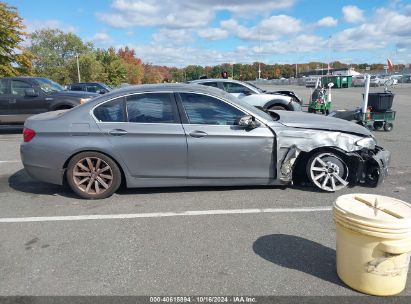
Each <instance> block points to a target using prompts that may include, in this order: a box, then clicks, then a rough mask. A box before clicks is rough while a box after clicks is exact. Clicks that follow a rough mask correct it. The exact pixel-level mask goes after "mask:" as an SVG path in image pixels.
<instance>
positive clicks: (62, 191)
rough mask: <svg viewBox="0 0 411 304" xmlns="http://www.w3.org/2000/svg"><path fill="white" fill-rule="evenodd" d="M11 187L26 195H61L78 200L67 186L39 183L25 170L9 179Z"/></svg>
mask: <svg viewBox="0 0 411 304" xmlns="http://www.w3.org/2000/svg"><path fill="white" fill-rule="evenodd" d="M8 184H9V187H10V188H12V189H14V190H16V191H19V192H24V193H30V194H42V195H55V194H58V195H61V196H65V197H70V198H78V197H76V196H75V195H74V193H73V192H72V191H71V190H70V189H69V188H68V187H66V186H59V185H53V184H48V183H43V182H40V181H37V180H35V179H33V178H32V177H30V176H29V175H28V174H27V172H26V171H25V170H24V169H21V170H19V171H17V172H16V173H14V174H13V175H11V176H10V177H9V178H8Z"/></svg>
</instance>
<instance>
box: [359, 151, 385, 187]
mask: <svg viewBox="0 0 411 304" xmlns="http://www.w3.org/2000/svg"><path fill="white" fill-rule="evenodd" d="M353 158H354V159H356V161H357V163H356V164H354V166H351V167H352V168H356V170H355V172H353V173H355V174H354V175H352V182H355V183H362V184H365V185H367V186H370V187H377V186H378V185H379V184H381V183H382V182H383V181H384V179H385V177H386V176H387V175H388V165H389V163H390V159H391V153H390V152H389V151H387V150H384V149H383V148H382V147H379V146H376V147H375V149H373V150H368V149H363V150H361V151H359V152H357V153H355V155H353Z"/></svg>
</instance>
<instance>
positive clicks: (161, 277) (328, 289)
mask: <svg viewBox="0 0 411 304" xmlns="http://www.w3.org/2000/svg"><path fill="white" fill-rule="evenodd" d="M284 88H289V89H292V90H295V92H296V93H297V94H299V95H300V96H301V97H302V98H303V99H304V100H305V101H306V100H307V99H308V95H309V89H306V88H305V87H297V86H289V87H288V86H287V87H284ZM268 89H270V90H275V89H280V87H270V88H268ZM371 90H372V91H376V90H382V88H378V89H371ZM392 90H393V92H394V93H395V94H396V96H395V99H394V106H393V108H394V109H395V110H397V119H396V121H395V122H394V130H393V131H392V132H384V131H375V132H374V134H375V136H376V137H377V139H378V142H379V144H380V145H381V146H383V147H385V148H386V149H388V150H390V151H391V152H392V160H391V165H390V175H389V177H388V178H387V179H386V181H385V183H384V184H383V185H381V186H380V187H378V188H376V189H370V188H365V187H360V186H356V187H353V188H349V189H345V190H343V191H341V192H338V193H334V194H332V193H331V194H330V193H322V192H318V191H316V190H315V189H314V188H311V187H302V186H294V187H289V188H278V187H225V188H210V187H207V188H164V189H131V190H121V191H120V192H119V193H118V194H115V195H114V196H112V197H111V198H108V199H105V200H100V201H86V200H81V199H79V198H78V197H75V196H74V194H72V193H71V192H70V191H69V190H67V189H65V188H63V187H59V186H55V185H49V184H45V183H42V182H38V181H35V180H33V179H31V178H30V177H29V176H28V175H27V174H26V173H25V171H24V169H23V167H22V165H21V163H20V156H19V144H20V142H21V141H22V136H21V135H20V132H21V129H18V128H17V129H16V128H2V129H1V131H0V295H254V296H257V295H301V296H305V295H307V296H308V295H309V296H317V295H318V296H324V295H334V296H335V295H359V293H357V292H356V291H353V290H352V289H350V288H348V287H346V286H345V285H344V284H343V283H342V282H341V281H340V280H339V279H338V277H337V274H336V271H335V228H334V224H333V222H332V217H331V206H332V204H333V202H334V200H335V199H336V198H337V197H338V196H339V195H341V194H346V193H356V192H358V193H377V194H382V195H387V196H392V197H395V198H398V199H403V200H405V201H410V197H411V161H410V157H411V155H410V151H411V136H410V135H411V134H410V121H411V98H410V96H411V85H400V86H397V87H395V88H393V89H392ZM362 91H363V88H349V89H335V90H333V91H332V92H333V100H334V107H335V108H337V109H343V108H347V109H351V108H353V107H355V106H358V105H359V104H360V100H361V93H362ZM71 216H72V217H71ZM73 216H74V217H73ZM76 216H77V217H76ZM30 217H36V218H38V219H37V220H38V221H36V222H33V221H26V220H30V219H27V218H30ZM5 219H8V221H9V222H5ZM25 219H26V220H25ZM402 294H403V295H411V278H410V275H409V279H408V283H407V287H406V289H405V291H404V292H403V293H402Z"/></svg>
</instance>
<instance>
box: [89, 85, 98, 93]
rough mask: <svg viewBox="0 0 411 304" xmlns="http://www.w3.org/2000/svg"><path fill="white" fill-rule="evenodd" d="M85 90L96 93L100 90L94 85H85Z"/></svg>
mask: <svg viewBox="0 0 411 304" xmlns="http://www.w3.org/2000/svg"><path fill="white" fill-rule="evenodd" d="M86 88H87V92H92V93H97V92H100V88H99V87H98V86H96V85H87V87H86Z"/></svg>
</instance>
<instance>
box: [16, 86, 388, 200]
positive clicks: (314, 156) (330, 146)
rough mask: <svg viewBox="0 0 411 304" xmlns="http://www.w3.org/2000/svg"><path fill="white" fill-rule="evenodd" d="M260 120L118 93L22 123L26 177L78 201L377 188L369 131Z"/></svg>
mask: <svg viewBox="0 0 411 304" xmlns="http://www.w3.org/2000/svg"><path fill="white" fill-rule="evenodd" d="M272 115H273V116H270V115H268V114H267V113H265V112H263V111H261V110H258V109H257V108H255V107H253V106H250V105H249V104H247V103H246V102H243V101H242V100H239V99H237V98H235V97H233V96H232V95H230V94H227V93H226V92H224V91H222V90H219V89H215V88H211V87H207V86H199V85H192V84H190V85H188V84H161V85H142V86H132V87H128V88H124V89H118V90H115V91H112V92H110V93H108V94H105V95H103V96H101V97H97V98H95V99H93V100H91V101H90V102H88V103H85V104H82V105H81V106H79V107H76V108H74V109H72V110H70V111H56V112H49V113H44V114H39V115H36V116H33V117H30V118H29V119H28V120H27V121H26V123H25V128H24V131H23V136H24V143H22V145H21V147H20V152H21V158H22V162H23V165H24V167H25V169H26V171H27V172H28V173H29V174H30V175H31V176H33V177H34V178H37V179H39V180H42V181H45V182H49V183H54V184H60V185H62V184H63V183H64V182H65V181H67V183H68V185H69V186H70V187H71V189H72V190H73V191H74V192H76V193H77V194H78V195H79V196H81V197H83V198H88V199H98V198H105V197H108V196H110V195H111V194H113V193H114V192H115V191H116V190H117V189H118V187H119V186H120V184H122V183H123V184H124V185H125V186H127V187H170V186H234V185H237V186H241V185H286V184H290V183H292V182H293V181H296V180H298V179H300V178H304V179H308V180H309V181H311V182H312V183H313V184H314V185H315V186H316V187H317V188H319V189H321V190H323V191H337V190H340V189H343V188H345V187H346V186H347V185H348V184H349V183H350V182H351V183H356V182H361V183H366V184H368V185H372V186H376V185H377V184H378V183H380V182H381V181H382V180H383V178H384V176H385V175H386V174H387V166H388V162H389V155H390V154H389V152H388V151H385V150H383V149H382V148H380V147H377V146H376V142H375V139H374V138H373V137H372V135H371V133H370V131H369V130H368V129H366V128H364V127H362V126H359V125H357V124H355V123H351V122H348V121H344V120H340V119H336V118H332V117H326V116H319V115H314V114H308V113H303V112H290V111H272Z"/></svg>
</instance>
